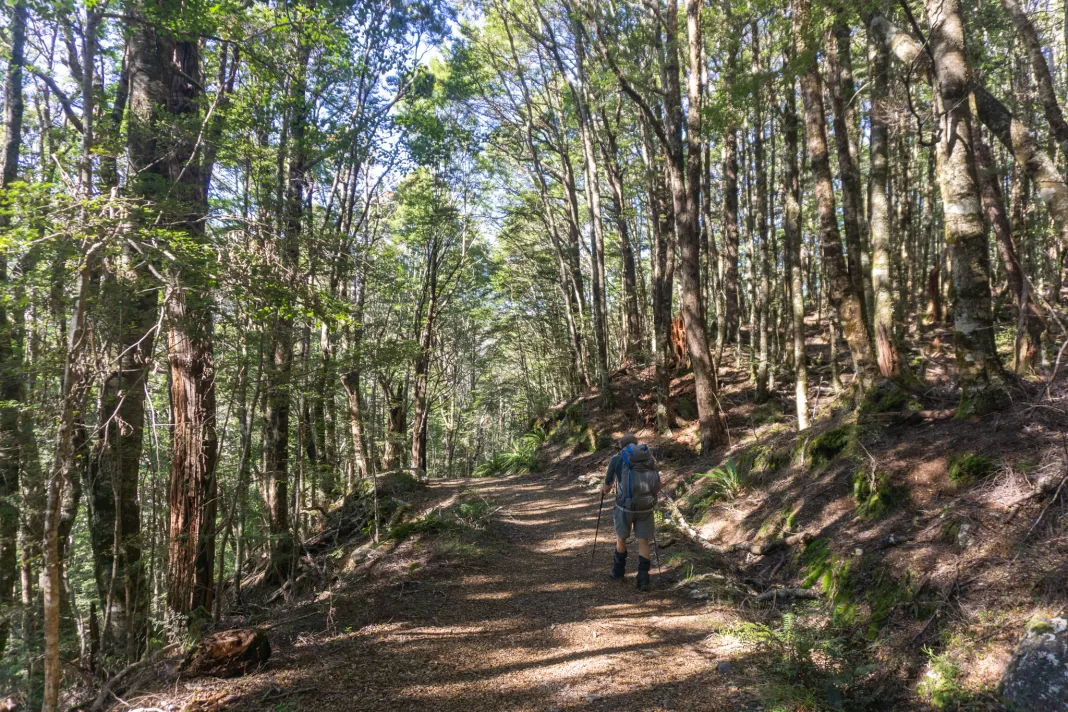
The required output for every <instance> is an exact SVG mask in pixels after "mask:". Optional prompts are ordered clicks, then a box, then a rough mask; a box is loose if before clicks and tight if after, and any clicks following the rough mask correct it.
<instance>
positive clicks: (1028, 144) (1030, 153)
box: [869, 15, 1068, 245]
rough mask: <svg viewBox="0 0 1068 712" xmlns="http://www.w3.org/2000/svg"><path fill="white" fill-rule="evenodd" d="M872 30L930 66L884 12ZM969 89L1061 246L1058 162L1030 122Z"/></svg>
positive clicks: (1063, 212)
mask: <svg viewBox="0 0 1068 712" xmlns="http://www.w3.org/2000/svg"><path fill="white" fill-rule="evenodd" d="M869 25H870V26H871V28H872V31H873V32H874V33H876V34H877V35H882V36H883V37H884V38H885V39H886V42H887V44H889V46H890V50H891V52H892V53H893V55H894V56H895V57H897V59H899V60H900V61H901V62H902V63H903V64H905V65H906V66H909V67H912V70H913V71H914V72H916V74H918V75H919V76H923V75H924V73H925V72H927V71H929V70H930V69H931V61H932V60H931V58H930V56H929V55H928V54H927V51H926V50H925V49H924V47H923V46H922V45H921V44H920V43H919V42H918V41H916V40H915V39H913V38H912V37H910V36H909V35H908V34H906V33H904V32H901V31H900V30H898V29H897V28H896V27H894V26H893V25H892V24H890V23H889V22H888V21H887V20H886V18H884V17H882V16H881V15H872V17H871V18H870V20H869ZM968 89H969V90H970V91H971V95H972V99H973V100H974V101H975V114H976V116H977V117H978V118H979V120H980V121H981V122H982V123H983V125H984V126H986V127H987V128H988V129H990V133H992V134H993V135H994V136H995V137H996V138H997V139H998V140H999V141H1001V143H1002V144H1003V145H1004V146H1005V147H1006V148H1007V149H1009V151H1010V152H1011V153H1012V155H1013V158H1015V160H1016V163H1017V165H1019V166H1021V167H1022V168H1023V169H1024V170H1025V171H1026V172H1027V174H1028V175H1029V176H1030V178H1031V180H1032V181H1034V184H1035V187H1036V188H1037V189H1038V195H1039V197H1040V198H1042V201H1043V202H1044V203H1045V204H1046V209H1047V210H1049V214H1050V217H1051V218H1052V219H1053V222H1054V224H1055V225H1056V228H1057V236H1058V240H1059V241H1060V244H1061V245H1068V183H1066V182H1065V180H1064V177H1063V176H1062V175H1061V174H1060V172H1059V171H1058V170H1057V166H1056V164H1054V162H1053V160H1052V159H1051V158H1050V157H1049V155H1048V154H1047V153H1046V152H1045V151H1044V150H1043V149H1042V148H1041V147H1040V146H1039V145H1038V142H1037V141H1036V140H1035V137H1034V136H1033V135H1032V134H1031V130H1030V129H1029V128H1028V127H1027V125H1026V124H1025V123H1024V122H1022V121H1020V120H1019V119H1017V118H1016V117H1014V116H1013V115H1012V112H1010V111H1009V110H1008V109H1007V108H1006V107H1005V105H1004V104H1002V103H1001V102H1000V101H998V100H997V99H996V98H995V97H994V96H993V95H992V94H990V92H988V91H987V90H986V89H984V88H983V87H982V86H980V85H979V84H978V83H977V82H975V81H972V80H971V79H970V78H969V84H968Z"/></svg>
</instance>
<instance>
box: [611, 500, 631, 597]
mask: <svg viewBox="0 0 1068 712" xmlns="http://www.w3.org/2000/svg"><path fill="white" fill-rule="evenodd" d="M613 520H614V521H613V524H615V530H616V551H615V554H614V555H613V556H612V573H610V574H609V576H610V577H612V578H613V579H615V580H616V581H622V580H623V575H624V574H625V573H626V570H627V537H628V536H629V535H630V521H628V520H627V514H626V512H624V511H623V510H621V509H619V508H618V507H617V508H616V510H615V516H614V517H613Z"/></svg>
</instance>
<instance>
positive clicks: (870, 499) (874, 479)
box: [853, 468, 908, 519]
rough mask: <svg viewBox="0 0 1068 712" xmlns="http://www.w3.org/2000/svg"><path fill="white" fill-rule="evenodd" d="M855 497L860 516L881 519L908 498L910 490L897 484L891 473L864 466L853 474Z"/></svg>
mask: <svg viewBox="0 0 1068 712" xmlns="http://www.w3.org/2000/svg"><path fill="white" fill-rule="evenodd" d="M853 498H854V499H855V500H856V502H857V516H858V517H860V518H861V519H881V518H882V517H885V516H886V515H887V514H889V513H890V512H892V511H893V510H894V509H897V507H899V506H900V505H901V504H902V503H903V502H904V501H905V500H906V499H907V498H908V490H907V488H905V487H904V486H902V485H899V484H895V483H894V482H893V481H892V480H891V478H890V475H889V473H886V472H883V471H881V470H876V469H874V468H871V469H863V468H862V469H859V470H857V471H856V473H854V475H853Z"/></svg>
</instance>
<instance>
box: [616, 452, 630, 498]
mask: <svg viewBox="0 0 1068 712" xmlns="http://www.w3.org/2000/svg"><path fill="white" fill-rule="evenodd" d="M632 447H634V446H633V445H627V446H626V447H625V448H623V450H622V451H620V453H619V454H620V456H621V457H622V458H623V466H625V467H626V468H627V497H631V496H633V494H634V490H633V488H632V486H631V477H632V476H633V468H632V467H631V464H630V449H631V448H632ZM619 475H620V476H619V479H618V480H617V482H618V483H619V489H620V490H621V491H622V489H623V473H622V472H620V473H619Z"/></svg>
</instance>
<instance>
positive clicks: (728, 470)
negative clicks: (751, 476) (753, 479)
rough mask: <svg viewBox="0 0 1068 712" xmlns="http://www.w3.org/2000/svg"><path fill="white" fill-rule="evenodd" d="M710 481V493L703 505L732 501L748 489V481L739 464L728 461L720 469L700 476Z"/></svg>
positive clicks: (703, 500)
mask: <svg viewBox="0 0 1068 712" xmlns="http://www.w3.org/2000/svg"><path fill="white" fill-rule="evenodd" d="M698 477H701V478H704V479H707V480H710V481H711V482H710V485H709V493H708V494H707V495H705V496H704V497H703V498H702V500H701V501H702V503H707V504H711V503H712V502H718V501H720V500H728V501H732V500H734V499H735V498H736V497H738V495H740V494H741V493H742V492H743V491H744V490H745V487H746V481H745V477H744V475H742V472H741V470H740V469H739V468H738V465H737V463H735V462H734V460H732V459H728V460H727V461H726V462H724V463H723V464H722V465H720V466H719V467H717V468H715V469H713V470H710V471H708V472H705V473H702V474H700V475H698Z"/></svg>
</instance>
